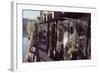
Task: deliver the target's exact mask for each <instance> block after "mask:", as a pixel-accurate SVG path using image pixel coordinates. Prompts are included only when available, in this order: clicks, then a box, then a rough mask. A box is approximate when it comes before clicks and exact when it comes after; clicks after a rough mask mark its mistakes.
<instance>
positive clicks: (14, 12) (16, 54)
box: [11, 2, 97, 71]
mask: <svg viewBox="0 0 100 73" xmlns="http://www.w3.org/2000/svg"><path fill="white" fill-rule="evenodd" d="M23 9H27V10H49V11H65V12H66V11H67V12H78V11H79V12H84V13H85V12H86V13H91V59H90V60H77V61H75V60H71V61H70V60H69V61H60V62H59V61H54V62H35V63H23V62H22V10H23ZM95 25H96V8H95V7H75V6H59V5H41V4H34V3H32V2H29V3H28V2H27V3H25V2H11V28H12V33H11V37H12V41H11V44H12V46H11V70H13V71H30V70H45V69H57V68H58V69H60V68H67V67H81V66H95V65H96V63H97V62H96V61H97V60H96V59H97V57H96V48H95V36H94V35H95V30H96V27H95Z"/></svg>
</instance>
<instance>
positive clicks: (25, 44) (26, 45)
mask: <svg viewBox="0 0 100 73" xmlns="http://www.w3.org/2000/svg"><path fill="white" fill-rule="evenodd" d="M28 48H29V41H28V38H27V37H23V40H22V58H23V62H24V58H25V56H26V54H27V53H28Z"/></svg>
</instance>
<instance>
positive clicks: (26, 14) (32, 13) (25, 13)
mask: <svg viewBox="0 0 100 73" xmlns="http://www.w3.org/2000/svg"><path fill="white" fill-rule="evenodd" d="M37 16H40V11H33V10H24V11H23V18H28V19H37Z"/></svg>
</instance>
